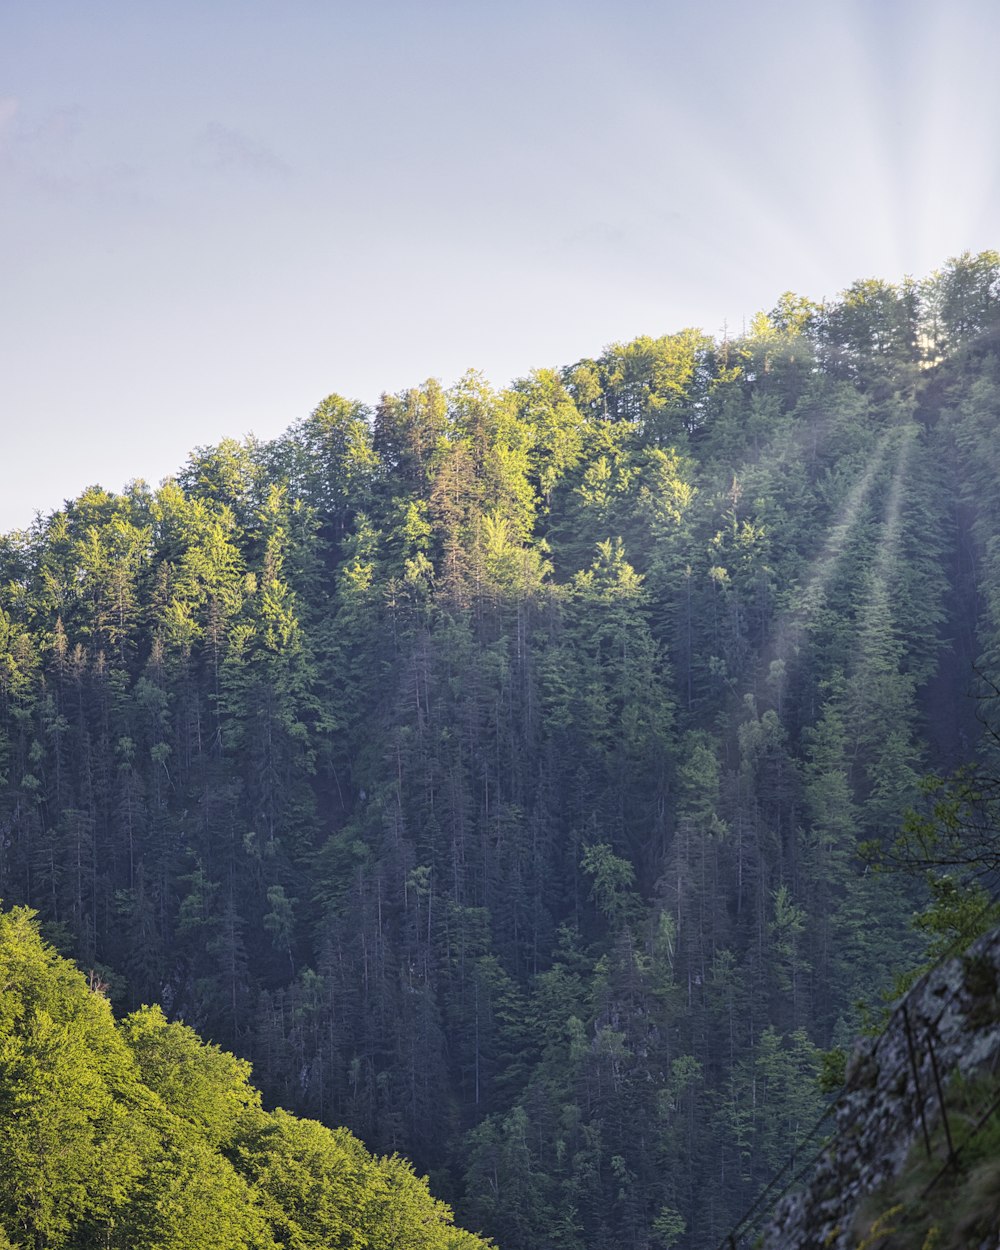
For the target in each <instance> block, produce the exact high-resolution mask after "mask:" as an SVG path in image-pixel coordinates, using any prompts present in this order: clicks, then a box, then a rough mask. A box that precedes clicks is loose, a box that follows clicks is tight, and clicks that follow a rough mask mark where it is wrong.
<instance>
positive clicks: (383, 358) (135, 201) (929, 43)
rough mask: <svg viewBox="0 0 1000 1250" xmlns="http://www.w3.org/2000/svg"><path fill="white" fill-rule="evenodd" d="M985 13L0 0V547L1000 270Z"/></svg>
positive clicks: (882, 1) (507, 2)
mask: <svg viewBox="0 0 1000 1250" xmlns="http://www.w3.org/2000/svg"><path fill="white" fill-rule="evenodd" d="M998 43H1000V6H996V5H995V3H994V2H993V0H952V2H951V3H950V4H949V5H948V6H945V5H943V4H941V3H940V0H934V2H933V3H924V0H859V2H857V3H854V2H850V0H825V2H824V3H823V4H822V5H821V4H818V3H817V4H806V3H802V0H758V2H756V3H752V4H748V3H746V0H740V2H739V3H736V2H735V0H715V2H714V3H708V2H702V3H698V4H694V3H685V4H681V3H676V2H673V0H659V2H657V3H653V2H652V0H616V2H615V3H614V4H610V3H607V2H605V3H602V4H597V3H593V2H592V0H575V2H573V3H571V2H569V0H533V2H532V3H521V2H520V0H491V2H490V3H486V2H485V0H407V2H403V0H281V2H280V3H272V2H271V0H197V2H196V3H195V2H189V0H170V2H169V3H167V2H166V0H145V2H144V3H136V2H135V0H87V3H85V4H84V3H81V2H80V0H45V3H44V4H40V3H38V0H3V3H2V5H0V283H2V286H0V434H2V441H0V530H4V531H6V530H9V529H12V528H21V527H24V526H26V525H28V524H29V523H30V522H31V520H32V518H33V516H34V515H35V513H36V512H39V511H40V512H41V513H43V514H47V513H48V512H50V511H51V510H53V509H55V508H58V507H59V506H60V505H61V503H62V501H63V500H64V499H67V498H72V497H73V496H75V495H77V494H78V493H79V492H80V491H81V490H82V489H84V488H85V487H86V486H88V485H91V484H94V483H100V484H101V485H103V486H105V487H106V488H108V489H110V490H120V489H121V488H122V487H123V486H124V484H125V483H126V482H128V481H129V480H130V479H133V478H144V479H145V480H146V481H148V482H150V483H151V484H153V485H155V484H156V483H158V482H159V481H160V480H161V479H162V478H163V477H165V476H167V475H168V474H171V473H172V472H174V471H175V470H177V469H178V468H179V467H180V466H181V465H183V463H184V461H185V459H186V457H187V455H188V453H189V452H190V451H191V449H193V448H194V447H196V446H203V445H206V444H210V443H214V442H217V441H218V440H219V439H220V438H223V437H226V436H233V437H242V436H244V435H246V434H248V433H251V432H252V433H254V434H256V435H257V436H259V437H262V438H267V437H273V436H274V435H276V434H278V433H280V432H281V431H282V430H283V429H285V428H286V427H287V426H288V425H290V424H291V423H292V422H294V421H296V420H298V419H300V418H302V417H304V416H306V415H308V413H309V412H310V411H311V410H312V409H313V408H314V407H315V406H316V404H317V403H318V402H319V401H320V400H321V399H322V398H323V397H324V396H325V395H327V394H329V393H331V392H334V391H336V392H338V393H340V394H343V395H346V396H348V397H350V398H353V399H360V400H363V401H365V402H367V403H373V402H374V401H376V400H377V398H378V396H379V394H380V393H381V392H382V391H390V392H392V391H399V390H402V389H404V388H406V387H408V386H412V385H416V384H418V383H420V382H422V381H423V380H424V379H426V378H428V377H437V378H440V379H441V380H442V381H443V382H444V383H445V384H446V385H447V384H450V383H452V382H454V381H455V380H457V379H458V378H459V377H460V376H461V375H462V374H463V373H464V372H465V371H466V370H467V369H470V368H475V369H480V370H482V371H483V372H484V373H485V374H486V376H487V377H488V378H489V379H490V380H491V381H492V382H493V383H494V384H495V385H497V386H503V385H506V384H507V383H508V382H510V381H511V380H513V379H514V378H516V377H520V376H523V375H525V374H526V373H528V372H529V371H530V370H531V369H532V368H536V367H545V366H555V367H558V366H561V365H564V364H569V363H572V362H573V361H575V360H578V359H580V358H581V357H584V356H594V355H597V354H598V353H599V352H600V351H601V350H602V348H603V347H604V346H606V345H607V344H609V343H612V342H621V341H627V340H628V339H631V338H633V337H635V336H636V335H638V334H652V335H659V334H665V333H671V332H673V331H676V330H679V329H681V328H683V327H686V326H691V325H693V326H698V327H700V328H702V329H704V330H705V331H707V332H708V333H711V334H715V335H721V334H722V333H723V332H724V331H726V330H728V332H729V333H730V334H732V333H739V332H740V331H741V329H742V328H743V326H744V324H745V323H747V322H748V321H749V320H750V318H751V317H752V316H753V315H754V314H755V313H756V312H757V311H759V310H761V309H765V310H766V309H768V308H770V307H772V306H773V305H774V303H775V302H776V300H777V298H778V296H779V295H780V294H781V293H782V292H783V291H786V290H793V291H796V292H798V293H799V294H802V295H807V296H810V297H812V298H815V299H821V298H824V297H827V298H830V297H833V296H835V295H836V294H837V293H838V292H839V291H841V290H843V289H844V288H845V287H846V286H847V285H848V284H849V283H850V282H852V281H854V280H855V279H858V278H866V277H875V276H877V277H882V278H886V279H889V280H898V279H900V278H902V277H903V276H904V275H907V274H909V275H912V276H914V277H922V276H924V275H926V274H928V273H930V272H931V271H932V270H934V269H935V268H937V267H939V266H941V265H942V264H943V263H944V262H945V261H946V260H947V258H948V257H950V256H954V255H957V254H959V253H961V252H963V251H965V250H967V249H968V250H971V251H974V252H976V251H981V250H983V249H985V248H993V247H997V246H1000V164H998V158H997V152H998V150H1000V149H998V148H997V143H996V124H997V120H998V119H1000V75H998V74H997V73H996V70H995V66H994V64H993V61H994V54H995V49H996V47H997V46H998Z"/></svg>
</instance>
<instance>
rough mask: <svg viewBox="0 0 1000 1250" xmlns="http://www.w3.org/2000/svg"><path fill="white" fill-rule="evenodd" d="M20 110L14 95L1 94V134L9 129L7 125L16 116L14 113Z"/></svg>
mask: <svg viewBox="0 0 1000 1250" xmlns="http://www.w3.org/2000/svg"><path fill="white" fill-rule="evenodd" d="M17 110H18V102H17V100H16V99H15V98H14V96H12V95H4V96H0V135H2V134H3V132H4V131H5V130H6V129H7V125H8V123H9V122H11V121H12V120H13V118H14V114H15V113H16V112H17Z"/></svg>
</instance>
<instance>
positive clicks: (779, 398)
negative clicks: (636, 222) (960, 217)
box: [0, 253, 1000, 1250]
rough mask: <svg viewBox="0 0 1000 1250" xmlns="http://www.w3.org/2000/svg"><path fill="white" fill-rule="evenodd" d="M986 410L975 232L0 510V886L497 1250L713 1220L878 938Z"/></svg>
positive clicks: (788, 1131) (930, 735)
mask: <svg viewBox="0 0 1000 1250" xmlns="http://www.w3.org/2000/svg"><path fill="white" fill-rule="evenodd" d="M998 413H1000V257H998V256H997V255H996V254H995V253H984V254H982V255H980V256H968V255H966V256H963V257H960V258H958V259H956V260H954V261H952V262H950V263H949V264H948V265H947V266H946V267H945V268H944V269H943V270H942V271H941V272H940V273H938V274H935V275H933V276H932V277H931V278H930V279H928V280H927V281H926V282H920V283H915V282H906V283H903V284H901V285H892V284H889V283H885V282H881V281H875V280H870V281H863V282H858V283H856V284H855V285H854V286H852V287H851V288H849V289H848V290H847V291H846V292H844V294H843V295H842V297H841V298H840V299H839V300H838V301H836V302H835V303H833V304H828V305H825V306H822V307H821V306H818V305H815V304H812V303H810V302H809V301H808V300H805V299H802V298H799V297H795V296H791V295H788V296H785V297H783V298H782V299H781V301H780V302H779V304H778V306H777V308H776V309H775V310H774V311H773V312H772V313H771V314H769V315H767V316H763V315H762V316H760V317H758V318H756V319H755V320H754V321H753V323H752V325H751V327H750V329H749V331H748V332H747V333H746V334H745V335H744V336H742V337H741V338H739V339H736V340H729V341H714V340H712V339H710V338H708V337H706V336H704V335H702V334H701V333H698V332H696V331H693V330H685V331H682V332H680V333H677V334H673V335H667V336H664V337H662V338H640V339H637V340H635V341H634V342H632V343H628V344H620V345H614V346H611V347H609V348H608V349H607V350H606V351H605V352H604V353H603V355H601V356H600V357H599V358H598V359H594V360H589V359H588V360H581V361H579V362H577V363H576V364H574V365H571V366H569V367H567V368H564V369H562V370H554V369H542V370H538V371H536V372H534V373H532V374H530V375H529V376H528V377H526V378H524V379H522V380H519V381H517V382H515V383H514V384H512V385H511V386H510V387H508V388H507V389H505V390H500V391H497V390H494V389H493V388H491V387H490V386H489V385H488V384H487V383H486V381H485V380H484V379H483V378H482V377H481V376H479V375H477V374H474V373H472V374H469V375H467V376H466V377H465V378H463V379H462V380H461V381H460V382H459V383H458V384H456V385H455V386H454V387H452V388H451V389H448V390H445V389H442V387H441V386H440V385H439V384H438V383H437V382H434V381H430V382H427V383H425V384H424V385H422V386H419V387H416V388H415V389H413V390H409V391H406V392H403V393H401V394H398V395H385V396H383V397H382V399H381V400H380V402H379V403H378V405H377V406H376V407H375V408H374V409H372V410H369V409H368V408H366V407H364V406H363V405H361V404H359V403H355V402H351V401H349V400H346V399H343V398H340V397H338V396H336V395H334V396H330V397H329V398H328V399H326V400H324V401H323V402H322V403H321V404H320V405H319V406H318V407H317V408H316V410H315V412H313V413H312V414H311V415H310V416H309V417H307V418H305V419H304V420H302V421H300V422H299V423H298V424H297V425H294V426H293V427H292V428H291V429H290V430H289V431H288V433H287V434H285V435H283V436H282V437H280V438H278V439H275V440H273V441H269V442H262V441H257V440H253V439H249V440H247V441H245V442H242V443H237V442H232V441H227V442H223V443H221V444H220V445H219V446H217V447H206V448H201V449H199V450H198V451H196V452H195V453H193V454H192V456H191V457H190V459H189V461H188V463H187V464H186V465H185V466H184V468H183V469H182V470H181V471H180V473H179V474H178V475H177V477H176V479H173V480H169V481H167V482H165V483H164V484H163V485H162V486H160V487H159V488H158V489H155V490H154V489H151V488H150V487H148V486H147V485H146V484H144V483H142V482H136V483H133V484H132V485H130V486H129V487H128V488H127V489H126V490H125V491H124V492H123V493H122V494H119V495H115V494H110V493H108V492H106V491H104V490H102V489H100V488H98V487H94V488H92V489H90V490H88V491H86V492H84V494H82V495H81V496H80V497H79V498H78V499H75V500H73V501H71V502H68V503H67V504H66V506H65V508H64V509H62V510H61V511H59V512H57V513H55V514H53V515H52V516H49V517H45V518H39V519H38V520H37V521H36V523H35V524H34V525H33V526H32V527H31V528H30V529H29V530H28V531H26V532H24V533H18V534H11V535H8V536H7V537H6V538H5V539H3V540H0V893H2V894H3V895H4V897H6V898H7V900H8V901H9V902H16V903H22V904H27V905H30V906H31V907H32V908H34V909H36V910H37V911H38V913H39V915H40V918H41V920H42V921H43V922H44V925H45V932H46V934H47V935H48V936H49V937H50V939H52V940H53V941H55V942H56V943H57V944H59V945H60V947H61V949H63V950H65V951H66V952H68V953H71V954H72V955H73V956H74V957H75V958H76V959H77V960H78V961H79V962H80V963H81V966H83V967H84V968H87V969H89V968H95V969H97V970H98V972H99V975H101V976H102V977H103V978H104V979H105V980H106V981H107V982H108V985H109V987H110V989H109V992H110V994H111V996H112V1000H113V1001H114V1003H115V1004H116V1005H118V1006H119V1007H120V1008H121V1010H123V1011H126V1010H134V1009H135V1008H137V1007H139V1006H140V1005H141V1004H143V1003H152V1002H156V1003H159V1004H161V1006H162V1009H163V1011H164V1013H165V1016H164V1017H162V1018H161V1017H160V1016H158V1015H156V1013H155V1012H154V1013H152V1014H149V1013H146V1014H142V1015H140V1016H139V1017H133V1018H132V1023H131V1024H126V1025H124V1026H123V1029H124V1033H119V1034H116V1035H115V1036H116V1037H117V1038H119V1041H117V1042H116V1043H115V1044H116V1045H117V1046H120V1047H124V1046H125V1045H126V1040H125V1039H127V1037H128V1035H129V1030H131V1031H132V1033H133V1034H135V1033H136V1030H139V1031H140V1032H141V1029H142V1028H145V1027H148V1028H149V1029H150V1030H151V1035H152V1036H159V1035H160V1034H162V1035H163V1036H164V1037H173V1036H175V1035H174V1034H173V1033H170V1032H169V1026H167V1025H166V1024H165V1023H164V1021H165V1020H168V1019H169V1020H174V1019H179V1020H183V1021H185V1022H186V1023H187V1024H189V1025H191V1026H193V1027H195V1028H197V1029H198V1030H199V1031H200V1032H201V1033H202V1034H204V1035H205V1036H206V1037H208V1038H211V1039H212V1040H213V1041H214V1042H216V1043H218V1044H220V1045H223V1046H225V1047H227V1048H229V1049H231V1050H233V1051H234V1052H236V1053H237V1054H238V1055H240V1056H245V1057H247V1058H248V1059H250V1060H252V1062H253V1064H254V1071H255V1073H256V1076H257V1079H258V1080H259V1081H260V1084H261V1088H262V1090H263V1092H264V1097H265V1100H266V1101H267V1103H268V1105H271V1104H280V1105H282V1106H286V1107H289V1108H290V1109H291V1110H292V1111H294V1112H295V1113H296V1114H301V1115H307V1116H310V1117H314V1118H315V1119H317V1120H320V1121H322V1122H324V1123H326V1124H331V1125H341V1124H342V1125H346V1126H347V1127H348V1128H349V1129H350V1130H351V1131H353V1132H355V1133H357V1134H358V1135H359V1137H361V1138H362V1140H363V1141H364V1142H365V1143H366V1145H367V1146H368V1147H369V1148H370V1149H372V1150H374V1151H376V1152H379V1153H382V1154H391V1153H392V1152H396V1151H398V1152H401V1153H403V1154H405V1155H407V1156H408V1157H410V1158H411V1159H413V1160H414V1162H415V1164H416V1166H417V1167H418V1168H419V1169H421V1170H422V1171H429V1172H430V1173H431V1179H432V1186H433V1188H434V1189H435V1192H436V1193H438V1194H440V1196H441V1197H442V1198H443V1199H444V1200H446V1201H448V1202H450V1203H452V1204H453V1205H454V1206H455V1208H456V1211H457V1212H458V1216H459V1218H460V1220H461V1221H462V1222H463V1223H465V1224H466V1225H468V1226H470V1227H475V1228H482V1229H483V1230H484V1231H485V1232H486V1233H488V1234H491V1235H492V1236H494V1237H496V1238H497V1240H498V1241H499V1242H500V1244H501V1245H502V1246H503V1248H504V1250H531V1248H534V1247H539V1246H548V1247H553V1248H558V1250H591V1248H593V1250H597V1248H599V1247H600V1248H604V1247H629V1248H635V1250H646V1248H647V1247H662V1248H663V1250H668V1248H669V1247H671V1246H678V1247H705V1246H710V1245H713V1244H714V1242H715V1241H716V1240H717V1239H718V1238H719V1237H721V1236H722V1235H723V1234H724V1233H725V1232H726V1231H727V1229H728V1228H729V1226H730V1225H731V1223H732V1222H733V1221H734V1219H735V1218H736V1217H737V1216H738V1215H739V1213H740V1212H741V1210H742V1209H743V1208H744V1207H745V1206H746V1205H747V1203H748V1202H749V1200H750V1199H751V1198H752V1196H753V1195H754V1193H755V1192H756V1190H757V1189H758V1187H759V1186H760V1184H761V1183H762V1182H763V1181H764V1180H766V1179H767V1178H768V1177H769V1176H770V1174H771V1172H772V1171H773V1169H774V1168H775V1167H776V1166H777V1165H778V1164H779V1163H781V1162H783V1161H784V1158H785V1155H786V1153H787V1151H788V1149H789V1147H790V1145H791V1144H792V1142H793V1141H794V1139H795V1138H796V1136H797V1134H798V1133H799V1132H800V1131H802V1130H803V1129H804V1128H805V1127H807V1126H808V1125H809V1124H811V1122H812V1120H813V1119H814V1118H815V1115H816V1113H817V1111H818V1110H819V1108H820V1106H821V1101H820V1099H821V1096H820V1094H819V1093H818V1092H817V1087H816V1083H815V1075H816V1072H817V1070H818V1067H819V1064H820V1052H821V1050H823V1049H825V1048H828V1047H830V1046H832V1045H842V1044H847V1043H848V1042H849V1041H850V1039H851V1037H852V1036H853V1034H854V1032H855V1031H856V1029H857V1027H858V1024H859V1023H860V1020H861V1017H860V1015H859V1011H858V1007H857V1003H858V1001H859V1000H860V999H865V1000H867V1001H868V1002H869V1003H873V1002H874V1003H877V1000H878V995H879V992H880V990H881V989H882V988H883V987H885V986H887V985H888V984H890V982H891V975H892V970H893V969H894V968H903V967H905V966H907V965H910V964H912V963H914V962H915V961H917V960H918V959H919V958H921V956H922V954H923V943H924V941H925V938H924V937H923V936H922V935H921V934H920V933H919V932H914V930H913V929H912V927H911V925H910V919H911V916H912V913H913V912H914V910H915V909H919V908H922V907H924V905H925V901H926V900H925V899H924V897H923V890H922V887H921V886H920V883H919V882H917V883H916V884H914V883H913V882H912V881H907V880H906V879H904V878H901V877H898V876H894V875H891V874H883V873H875V872H872V871H871V870H870V869H869V868H868V867H867V866H866V863H865V861H864V860H863V859H862V858H860V857H859V855H858V849H859V846H860V845H861V844H862V843H868V842H871V843H875V844H881V845H886V844H888V843H891V842H892V840H893V839H894V837H895V835H896V832H897V830H898V827H899V823H900V818H901V813H902V812H903V810H904V808H906V807H907V806H908V805H911V804H915V803H918V802H919V801H920V789H919V779H920V777H921V776H922V775H923V774H924V773H926V772H928V771H932V770H936V771H946V770H949V769H951V768H953V767H954V766H956V765H958V764H961V763H964V762H967V761H970V760H972V759H973V758H974V755H975V752H976V750H977V740H978V735H979V726H978V722H977V718H976V705H975V701H974V700H972V699H970V698H968V697H967V695H968V692H969V691H970V690H971V689H972V688H973V686H974V673H973V665H976V666H978V669H979V671H980V672H981V673H982V674H983V675H984V676H985V677H986V678H992V679H993V680H996V679H997V678H998V677H1000V489H998V472H997V470H998V467H1000V436H998V434H1000V431H998ZM137 419H141V414H137ZM935 923H937V922H936V921H935V919H934V916H933V915H932V917H931V920H930V921H929V922H926V923H925V928H927V927H930V928H931V929H932V930H933V928H934V925H935ZM88 1001H91V1000H88ZM92 1009H93V1010H94V1011H100V1012H105V1011H106V1009H105V1007H104V1006H103V1004H102V1003H100V1002H99V1001H97V1000H93V1002H92ZM103 1018H104V1016H102V1019H103ZM137 1022H138V1023H137ZM143 1022H145V1023H143ZM108 1027H110V1022H109V1023H108ZM164 1030H167V1031H166V1032H164ZM176 1036H180V1037H185V1038H187V1037H188V1036H189V1035H187V1034H186V1033H183V1032H181V1033H178V1034H177V1035H176ZM192 1044H193V1043H192ZM199 1053H200V1052H199ZM206 1053H213V1054H214V1053H215V1052H206ZM136 1062H141V1059H140V1060H136ZM219 1062H220V1063H221V1062H222V1060H221V1059H220V1060H219ZM226 1062H235V1061H228V1060H227V1061H226ZM174 1110H175V1111H177V1113H178V1114H179V1113H180V1112H179V1109H176V1108H175V1109H174ZM248 1114H249V1113H248ZM254 1114H255V1115H259V1114H260V1113H259V1112H254ZM277 1114H278V1113H276V1115H277ZM261 1123H265V1121H261ZM266 1123H267V1124H268V1125H270V1126H271V1127H270V1128H269V1129H268V1130H267V1131H268V1132H269V1133H272V1134H274V1135H275V1136H276V1137H277V1138H282V1140H284V1138H283V1137H282V1135H283V1134H284V1133H286V1132H287V1133H289V1134H290V1133H292V1132H293V1130H292V1129H291V1127H288V1126H289V1125H290V1124H291V1122H290V1121H286V1120H284V1119H282V1118H281V1117H280V1115H278V1118H277V1119H271V1120H268V1121H266ZM274 1126H278V1127H274ZM283 1126H284V1127H283ZM171 1131H173V1130H171ZM178 1131H179V1130H178ZM164 1132H166V1129H164ZM260 1132H261V1134H263V1137H255V1138H254V1139H253V1141H254V1143H255V1144H253V1145H252V1146H250V1145H248V1146H246V1147H245V1150H246V1152H247V1154H246V1156H245V1157H246V1160H248V1162H246V1164H245V1166H246V1167H249V1166H250V1163H249V1159H250V1158H251V1156H252V1157H253V1158H256V1157H257V1156H256V1155H255V1154H254V1152H255V1151H258V1150H260V1151H266V1149H269V1147H267V1146H266V1143H264V1144H261V1143H262V1142H264V1138H265V1137H266V1136H267V1135H266V1133H264V1130H263V1129H262V1130H260ZM294 1132H295V1133H301V1134H309V1133H312V1132H317V1133H318V1132H319V1130H318V1129H313V1128H312V1127H298V1128H296V1129H295V1130H294ZM328 1140H329V1141H331V1142H337V1143H342V1142H343V1141H345V1140H347V1139H346V1138H344V1137H341V1136H335V1137H333V1138H326V1137H324V1138H323V1141H324V1142H326V1141H328ZM180 1148H181V1147H180V1146H178V1147H177V1149H180ZM208 1148H209V1147H207V1146H206V1147H205V1149H208ZM324 1148H326V1147H324ZM336 1148H337V1149H340V1148H341V1146H339V1145H338V1146H337V1147H336ZM344 1148H345V1149H346V1147H344ZM240 1149H244V1147H240ZM329 1149H331V1150H332V1149H334V1146H332V1145H331V1146H330V1147H329ZM220 1166H221V1165H220ZM227 1166H230V1165H228V1164H227ZM233 1166H235V1164H233ZM255 1166H256V1165H255ZM261 1166H264V1165H263V1164H262V1165H261ZM220 1175H221V1173H220ZM225 1175H226V1176H227V1177H229V1176H230V1173H228V1172H227V1173H226V1174H225ZM234 1175H235V1173H234ZM239 1176H241V1177H243V1179H241V1180H239V1182H237V1180H235V1179H234V1180H232V1181H231V1183H232V1184H234V1185H235V1184H237V1183H239V1184H244V1183H246V1184H252V1183H253V1182H252V1178H251V1179H247V1176H246V1174H245V1173H239ZM206 1183H207V1182H206ZM219 1183H220V1184H221V1183H222V1181H220V1182H219ZM225 1183H226V1184H229V1183H230V1180H226V1182H225ZM254 1209H256V1208H252V1207H247V1211H248V1212H249V1211H251V1210H254ZM247 1218H250V1216H249V1215H247ZM262 1218H263V1217H262ZM74 1244H76V1243H74ZM81 1244H82V1243H81ZM233 1244H236V1243H233ZM289 1244H298V1243H295V1242H289ZM303 1244H311V1243H305V1242H304V1243H303Z"/></svg>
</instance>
